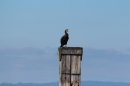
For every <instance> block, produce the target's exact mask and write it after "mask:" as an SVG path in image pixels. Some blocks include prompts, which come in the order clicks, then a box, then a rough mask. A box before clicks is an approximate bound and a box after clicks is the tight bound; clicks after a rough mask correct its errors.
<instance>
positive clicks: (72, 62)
mask: <svg viewBox="0 0 130 86" xmlns="http://www.w3.org/2000/svg"><path fill="white" fill-rule="evenodd" d="M82 53H83V48H82V47H62V48H60V47H59V48H58V54H59V75H60V82H59V86H81V60H82Z"/></svg>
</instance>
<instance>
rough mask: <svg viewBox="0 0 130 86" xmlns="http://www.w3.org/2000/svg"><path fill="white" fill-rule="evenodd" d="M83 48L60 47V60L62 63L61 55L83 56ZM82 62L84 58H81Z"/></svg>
mask: <svg viewBox="0 0 130 86" xmlns="http://www.w3.org/2000/svg"><path fill="white" fill-rule="evenodd" d="M82 54H83V48H82V47H59V48H58V57H59V58H58V59H59V61H61V59H62V56H61V55H82ZM81 60H82V56H81Z"/></svg>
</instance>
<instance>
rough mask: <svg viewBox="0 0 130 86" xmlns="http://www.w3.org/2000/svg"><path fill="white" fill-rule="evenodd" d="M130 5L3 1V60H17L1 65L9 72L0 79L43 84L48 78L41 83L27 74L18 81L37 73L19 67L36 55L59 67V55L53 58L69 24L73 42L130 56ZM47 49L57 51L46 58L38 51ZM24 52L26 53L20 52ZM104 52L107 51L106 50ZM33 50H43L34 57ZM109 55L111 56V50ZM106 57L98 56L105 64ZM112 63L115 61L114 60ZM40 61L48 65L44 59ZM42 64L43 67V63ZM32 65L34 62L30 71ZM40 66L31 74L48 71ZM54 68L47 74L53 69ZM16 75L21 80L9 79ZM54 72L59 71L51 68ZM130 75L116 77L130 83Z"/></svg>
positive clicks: (117, 1)
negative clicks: (12, 74) (39, 69)
mask: <svg viewBox="0 0 130 86" xmlns="http://www.w3.org/2000/svg"><path fill="white" fill-rule="evenodd" d="M129 4H130V1H129V0H98V1H97V0H82V1H78V0H71V1H70V0H63V1H60V0H1V1H0V40H1V42H0V54H1V55H0V56H1V57H0V59H1V61H2V62H3V61H5V62H6V61H7V62H8V61H9V60H10V58H13V59H12V60H11V62H12V66H11V65H10V63H7V66H5V67H3V66H2V65H5V63H2V62H1V63H0V64H1V67H0V68H1V70H2V71H1V72H0V75H2V74H4V73H5V75H6V74H8V75H7V76H3V77H5V78H0V81H1V82H20V81H21V82H38V83H39V82H42V81H44V80H43V78H40V79H41V81H40V80H39V81H36V80H31V78H30V79H28V78H27V80H26V79H25V78H24V77H22V76H21V78H19V79H17V80H16V81H15V79H16V78H17V77H18V76H19V75H20V74H25V76H27V75H28V76H29V74H30V71H31V70H26V71H24V70H23V69H17V68H16V69H17V70H16V69H15V66H17V67H24V66H22V64H24V63H25V64H27V63H28V62H26V60H24V58H28V59H32V58H31V57H34V58H35V59H36V57H39V58H41V59H42V60H43V61H44V60H45V59H48V60H47V61H52V62H53V65H54V64H57V63H58V61H57V59H54V58H53V59H51V57H53V55H54V52H55V51H56V49H57V47H59V46H60V38H61V36H62V35H63V34H64V30H65V29H66V28H68V29H70V30H71V32H70V33H69V36H70V40H69V42H68V46H80V47H84V48H90V49H89V50H91V49H94V50H99V51H100V50H103V51H104V52H109V51H110V52H113V51H116V52H118V53H120V55H121V56H122V57H123V56H126V55H128V56H127V57H129V55H130V40H129V37H130V34H129V33H130V24H129V22H130V16H129V15H130V10H129V9H130V5H129ZM47 48H50V50H52V53H51V55H49V53H44V55H43V54H40V56H39V55H38V54H39V53H38V52H42V51H44V52H47V50H46V49H47ZM26 49H27V51H26ZM28 49H29V50H28ZM33 50H34V51H33ZM37 50H38V51H37ZM40 50H41V51H40ZM18 51H19V52H20V53H17V52H18ZM22 52H23V53H22ZM104 52H102V54H103V53H104ZM10 53H11V54H10ZM12 53H13V55H12ZM21 53H22V54H21ZM27 53H38V54H36V55H32V54H31V56H30V54H27ZM55 53H56V52H55ZM93 53H94V52H93ZM113 53H115V52H113ZM113 53H112V56H113ZM7 54H9V55H7ZM15 54H16V55H15ZM26 54H27V55H26ZM109 54H110V55H111V53H109ZM121 56H119V57H121ZM42 57H44V58H42ZM47 57H48V58H47ZM54 57H56V56H54ZM95 57H96V56H95ZM5 58H6V59H5ZM16 58H17V59H16ZM18 58H19V59H20V60H19V59H18ZM35 59H33V61H34V62H36V63H39V62H37V61H35ZM41 59H40V60H41ZM14 60H16V63H17V61H21V64H19V65H18V64H17V65H15V64H14V63H15V62H14ZM101 60H102V59H98V60H97V62H100V61H101ZM27 61H28V60H27ZM33 61H32V62H33ZM38 61H39V60H38ZM45 61H46V60H45ZM94 61H95V60H94V59H93V60H92V62H94ZM108 61H110V62H111V61H112V60H108ZM128 61H130V60H128ZM29 62H30V66H31V67H33V64H32V62H31V61H30V60H29ZM90 62H91V61H90ZM102 62H105V60H102ZM106 62H107V61H106ZM40 63H41V64H42V62H40ZM40 63H39V66H41V65H40ZM119 63H120V61H119V62H117V64H119ZM123 63H124V64H125V67H126V69H125V70H128V69H130V68H129V67H128V66H127V65H128V63H127V62H125V61H124V60H123V62H122V64H123ZM31 64H32V65H31ZM45 64H46V66H48V64H47V63H45ZM90 64H91V63H90ZM9 65H10V66H9ZM20 65H21V66H20ZM43 65H44V64H43ZM53 65H51V64H50V65H49V66H48V67H51V68H53V67H52V66H53ZM30 66H28V67H27V69H28V68H29V67H30ZM39 66H36V68H33V69H35V70H33V71H31V72H33V73H31V74H33V75H34V74H35V72H37V73H38V72H39V73H43V71H45V70H44V69H41V71H38V70H37V67H39ZM46 66H45V67H46ZM57 66H58V65H55V67H54V68H56V67H57ZM95 66H96V65H95ZM109 66H110V65H109ZM100 67H102V66H100ZM110 67H112V66H110ZM4 68H5V69H11V68H13V69H14V70H12V71H11V70H10V71H6V72H4ZM122 68H123V67H122ZM57 69H58V68H57ZM95 70H96V68H95ZM48 71H49V70H48ZM48 71H47V72H46V73H48ZM113 71H114V68H113ZM119 71H120V70H119ZM56 72H57V71H55V73H56ZM126 72H128V71H124V72H123V73H126ZM11 73H15V74H16V75H15V77H16V78H14V80H11V78H6V77H9V76H10V75H11ZM48 74H53V73H52V72H50V73H48ZM111 74H112V73H111ZM119 75H120V73H119ZM30 76H31V75H30ZM36 76H37V77H43V76H44V75H40V74H39V75H36ZM99 76H101V74H99ZM125 76H126V77H125ZM127 76H129V74H128V75H127V73H126V75H124V77H125V78H123V76H120V78H119V79H120V80H117V77H118V75H117V77H116V76H115V77H114V78H115V79H113V81H116V80H117V81H123V82H129V81H128V79H129V77H127ZM10 77H12V76H10ZM46 77H47V76H46ZM86 77H87V76H86ZM104 77H105V76H104ZM104 79H105V78H101V79H94V78H92V76H90V80H104ZM57 80H58V79H57ZM83 80H89V79H86V78H83ZM107 80H108V81H109V80H112V79H111V77H110V79H107V78H106V81H107ZM52 81H55V79H54V80H50V79H46V80H45V82H52Z"/></svg>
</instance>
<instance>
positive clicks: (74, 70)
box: [71, 55, 81, 74]
mask: <svg viewBox="0 0 130 86" xmlns="http://www.w3.org/2000/svg"><path fill="white" fill-rule="evenodd" d="M80 58H81V56H80V55H71V59H72V60H71V74H80V73H81V69H80V68H81V67H80V65H81V63H80Z"/></svg>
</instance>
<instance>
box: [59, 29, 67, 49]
mask: <svg viewBox="0 0 130 86" xmlns="http://www.w3.org/2000/svg"><path fill="white" fill-rule="evenodd" d="M68 32H69V29H66V30H65V35H63V36H62V37H61V39H60V43H61V46H60V47H63V46H64V45H67V42H68V40H69V34H68Z"/></svg>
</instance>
